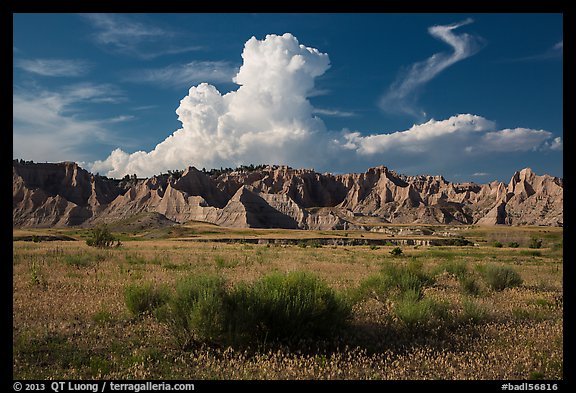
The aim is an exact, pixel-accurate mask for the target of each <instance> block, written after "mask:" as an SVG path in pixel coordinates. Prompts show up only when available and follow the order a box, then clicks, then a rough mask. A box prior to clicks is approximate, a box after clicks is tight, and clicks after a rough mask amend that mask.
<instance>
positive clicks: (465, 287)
mask: <svg viewBox="0 0 576 393" xmlns="http://www.w3.org/2000/svg"><path fill="white" fill-rule="evenodd" d="M458 282H459V283H460V289H461V291H462V292H463V293H464V294H466V295H472V296H478V295H480V293H481V292H482V289H481V287H480V284H479V283H478V279H477V278H476V276H473V275H468V276H462V277H461V278H459V279H458Z"/></svg>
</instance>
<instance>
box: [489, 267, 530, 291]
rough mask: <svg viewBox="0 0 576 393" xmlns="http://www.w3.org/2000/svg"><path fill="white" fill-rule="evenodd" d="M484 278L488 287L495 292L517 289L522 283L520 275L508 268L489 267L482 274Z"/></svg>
mask: <svg viewBox="0 0 576 393" xmlns="http://www.w3.org/2000/svg"><path fill="white" fill-rule="evenodd" d="M484 278H485V280H486V283H487V284H488V286H489V287H490V288H492V289H493V290H495V291H502V290H504V289H506V288H512V287H517V286H519V285H521V284H522V282H523V281H522V277H520V274H518V272H516V271H515V270H514V269H512V268H511V267H509V266H494V265H489V266H487V267H486V270H485V272H484Z"/></svg>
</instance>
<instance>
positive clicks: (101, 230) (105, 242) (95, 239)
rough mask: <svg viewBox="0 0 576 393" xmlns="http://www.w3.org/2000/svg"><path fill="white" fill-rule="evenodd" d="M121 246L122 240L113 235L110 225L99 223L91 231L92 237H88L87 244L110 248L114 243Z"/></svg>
mask: <svg viewBox="0 0 576 393" xmlns="http://www.w3.org/2000/svg"><path fill="white" fill-rule="evenodd" d="M114 242H116V244H115V246H116V247H119V246H120V245H121V243H120V240H116V238H115V237H114V236H113V235H112V232H110V230H109V229H108V227H107V226H106V225H105V224H103V225H98V226H96V227H95V228H92V231H91V232H90V237H89V238H88V239H86V244H87V245H89V246H91V247H98V248H109V247H112V246H113V245H114Z"/></svg>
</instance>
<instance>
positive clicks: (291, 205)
mask: <svg viewBox="0 0 576 393" xmlns="http://www.w3.org/2000/svg"><path fill="white" fill-rule="evenodd" d="M142 212H153V213H157V214H160V215H162V216H164V217H165V218H166V219H168V220H170V221H172V222H174V223H184V222H187V221H190V220H195V221H206V222H210V223H214V224H218V225H221V226H225V227H235V228H289V229H323V230H324V229H366V230H368V229H372V228H375V227H377V226H378V225H379V224H380V225H382V224H386V223H419V224H484V225H494V224H503V225H546V226H562V225H563V181H562V179H561V178H557V177H552V176H549V175H542V176H539V175H536V174H535V173H534V172H532V170H531V169H529V168H525V169H522V170H521V171H519V172H516V173H514V175H513V176H512V179H511V180H510V182H509V183H508V184H504V183H502V182H496V181H495V182H492V183H489V184H476V183H451V182H448V181H446V180H445V179H444V178H443V177H442V176H403V175H399V174H397V173H395V172H394V171H391V170H389V169H388V168H386V167H385V166H379V167H375V168H370V169H368V171H366V172H365V173H353V174H344V175H332V174H327V173H326V174H320V173H317V172H315V171H313V170H308V169H292V168H289V167H286V166H269V167H266V168H263V169H259V170H255V171H233V172H228V173H224V174H220V175H218V176H209V175H208V174H207V173H204V172H201V171H199V170H197V169H196V168H194V167H189V168H187V169H186V170H185V171H184V172H183V173H178V174H163V175H159V176H154V177H151V178H148V179H124V180H115V179H107V178H105V177H101V176H98V175H93V174H91V173H89V172H87V171H86V170H84V169H82V168H80V167H79V166H78V165H77V164H76V163H73V162H63V163H45V164H42V163H37V164H36V163H26V162H23V161H17V160H15V161H13V225H14V226H15V227H62V226H89V225H94V224H97V223H99V222H113V221H116V220H121V219H126V218H129V217H131V216H134V215H135V214H139V213H142Z"/></svg>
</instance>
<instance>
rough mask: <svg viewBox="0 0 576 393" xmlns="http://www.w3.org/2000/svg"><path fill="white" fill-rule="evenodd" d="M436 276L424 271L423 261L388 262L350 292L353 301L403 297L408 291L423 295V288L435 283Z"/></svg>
mask: <svg viewBox="0 0 576 393" xmlns="http://www.w3.org/2000/svg"><path fill="white" fill-rule="evenodd" d="M434 281H435V280H434V277H433V276H432V275H429V274H428V273H426V272H424V270H423V268H422V263H421V262H420V261H417V260H411V261H409V262H408V263H405V264H395V263H392V262H390V263H387V264H385V265H384V266H383V268H382V270H381V271H380V272H379V273H376V274H372V275H370V276H368V278H366V279H364V280H363V281H362V282H361V283H360V285H359V286H358V287H356V288H354V289H351V290H350V291H349V292H348V296H349V298H350V299H351V301H353V302H358V301H360V300H363V299H366V298H369V297H374V298H376V299H378V300H383V299H385V298H388V297H393V298H394V297H402V296H404V294H405V293H406V292H410V291H412V292H414V293H417V294H418V297H419V298H421V297H422V296H423V289H424V288H425V287H427V286H430V285H432V284H434Z"/></svg>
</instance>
